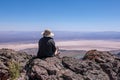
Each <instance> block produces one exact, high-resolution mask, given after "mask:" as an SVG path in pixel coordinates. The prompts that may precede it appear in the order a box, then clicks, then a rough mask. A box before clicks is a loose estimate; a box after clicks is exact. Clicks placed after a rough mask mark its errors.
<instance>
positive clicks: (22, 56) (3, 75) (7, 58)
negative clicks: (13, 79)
mask: <svg viewBox="0 0 120 80" xmlns="http://www.w3.org/2000/svg"><path fill="white" fill-rule="evenodd" d="M31 57H32V56H30V55H27V54H26V53H20V52H17V51H14V50H12V49H0V80H7V79H8V78H10V75H11V73H10V71H9V63H10V62H13V61H14V62H15V63H18V64H19V65H20V68H21V70H20V71H22V70H23V69H24V66H25V65H26V62H28V60H29V59H30V58H31Z"/></svg>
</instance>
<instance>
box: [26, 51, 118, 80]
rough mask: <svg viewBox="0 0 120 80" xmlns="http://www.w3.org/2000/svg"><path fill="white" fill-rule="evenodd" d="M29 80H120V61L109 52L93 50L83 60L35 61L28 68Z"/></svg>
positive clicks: (55, 59) (50, 59)
mask: <svg viewBox="0 0 120 80" xmlns="http://www.w3.org/2000/svg"><path fill="white" fill-rule="evenodd" d="M26 71H27V75H28V77H29V80H35V79H37V80H120V59H119V58H118V57H116V56H114V55H112V54H110V53H109V52H101V51H97V50H91V51H88V52H87V53H86V55H85V56H84V57H83V59H82V60H81V59H75V58H72V57H63V58H56V57H52V58H47V59H44V60H41V59H38V58H36V59H33V60H31V61H30V62H29V64H27V66H26Z"/></svg>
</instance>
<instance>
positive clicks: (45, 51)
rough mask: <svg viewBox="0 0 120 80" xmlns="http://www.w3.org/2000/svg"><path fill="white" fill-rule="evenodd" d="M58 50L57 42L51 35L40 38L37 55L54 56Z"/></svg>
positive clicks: (42, 56) (41, 56)
mask: <svg viewBox="0 0 120 80" xmlns="http://www.w3.org/2000/svg"><path fill="white" fill-rule="evenodd" d="M55 51H56V47H55V42H54V40H53V38H51V37H43V38H41V39H40V40H39V49H38V53H37V57H39V58H46V57H52V56H54V53H55Z"/></svg>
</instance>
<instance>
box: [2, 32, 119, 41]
mask: <svg viewBox="0 0 120 80" xmlns="http://www.w3.org/2000/svg"><path fill="white" fill-rule="evenodd" d="M54 33H55V37H54V38H55V40H81V39H83V40H84V39H85V40H116V41H117V40H118V41H120V32H112V31H109V32H72V31H71V32H70V31H54ZM40 37H41V31H1V32H0V43H6V42H38V40H39V38H40Z"/></svg>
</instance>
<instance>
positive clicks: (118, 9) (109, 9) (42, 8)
mask: <svg viewBox="0 0 120 80" xmlns="http://www.w3.org/2000/svg"><path fill="white" fill-rule="evenodd" d="M46 28H50V29H52V30H57V31H58V30H60V31H61V30H64V31H66V30H67V31H120V0H0V31H41V30H44V29H46Z"/></svg>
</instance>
